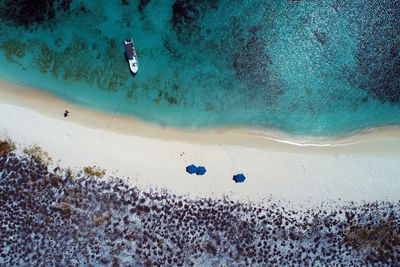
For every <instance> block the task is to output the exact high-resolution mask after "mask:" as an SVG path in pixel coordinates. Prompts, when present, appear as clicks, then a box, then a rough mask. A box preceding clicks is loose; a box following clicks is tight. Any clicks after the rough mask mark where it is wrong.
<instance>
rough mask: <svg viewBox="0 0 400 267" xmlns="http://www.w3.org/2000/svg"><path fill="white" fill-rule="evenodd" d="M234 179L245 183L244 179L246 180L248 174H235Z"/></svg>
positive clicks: (236, 181)
mask: <svg viewBox="0 0 400 267" xmlns="http://www.w3.org/2000/svg"><path fill="white" fill-rule="evenodd" d="M233 180H234V181H235V183H243V182H244V180H246V176H244V174H243V173H239V174H235V175H234V176H233Z"/></svg>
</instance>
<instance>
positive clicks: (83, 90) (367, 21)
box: [0, 0, 400, 136]
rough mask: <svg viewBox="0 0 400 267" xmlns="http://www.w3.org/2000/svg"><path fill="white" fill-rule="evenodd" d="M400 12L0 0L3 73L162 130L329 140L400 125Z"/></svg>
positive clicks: (347, 4) (387, 0) (343, 5)
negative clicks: (129, 55) (244, 130)
mask: <svg viewBox="0 0 400 267" xmlns="http://www.w3.org/2000/svg"><path fill="white" fill-rule="evenodd" d="M399 14H400V1H398V0H370V1H367V2H366V1H361V0H356V1H341V0H323V1H305V0H303V1H301V0H292V1H289V0H285V1H261V0H253V1H239V0H236V1H232V0H204V1H199V0H176V1H172V0H163V1H161V0H140V1H139V0H136V1H131V0H119V1H117V0H107V1H106V0H96V1H95V0H91V1H89V0H87V1H84V0H81V1H78V0H55V1H51V0H47V1H30V0H18V1H13V0H0V79H5V80H8V81H12V82H16V83H22V84H27V85H31V86H35V87H38V88H41V89H43V90H46V91H48V92H51V93H53V94H55V95H57V96H59V97H61V98H63V99H66V100H68V101H71V102H74V103H76V104H79V105H82V106H84V107H88V108H94V109H99V110H104V111H108V112H117V113H124V114H129V115H132V116H135V117H138V118H141V119H143V120H146V121H150V122H153V123H157V124H160V125H164V126H175V127H183V128H200V127H205V128H213V127H218V126H253V127H260V128H275V129H279V130H282V131H285V132H288V133H290V134H295V135H309V136H332V135H338V134H344V133H349V132H352V131H356V130H360V129H365V128H370V127H377V126H386V125H399V124H400V27H399V25H400V16H399ZM127 37H133V39H134V41H135V43H136V49H137V53H138V57H139V64H140V69H139V72H138V74H137V75H136V76H135V77H133V76H132V75H131V74H130V73H129V70H128V65H127V63H126V61H125V58H124V46H123V41H124V39H125V38H127ZM105 123H106V122H105Z"/></svg>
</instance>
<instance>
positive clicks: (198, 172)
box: [196, 166, 206, 175]
mask: <svg viewBox="0 0 400 267" xmlns="http://www.w3.org/2000/svg"><path fill="white" fill-rule="evenodd" d="M205 173H206V168H205V167H203V166H199V167H197V170H196V174H197V175H203V174H205Z"/></svg>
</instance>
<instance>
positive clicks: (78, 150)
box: [0, 82, 400, 203]
mask: <svg viewBox="0 0 400 267" xmlns="http://www.w3.org/2000/svg"><path fill="white" fill-rule="evenodd" d="M65 109H68V110H69V111H70V112H71V113H70V116H69V117H68V118H64V117H63V112H64V110H65ZM0 135H1V136H5V135H7V136H9V137H10V138H12V139H13V140H14V141H15V142H16V143H17V144H19V145H20V147H22V146H28V145H33V144H39V145H40V146H41V147H43V148H44V149H45V150H46V151H47V152H48V153H49V154H50V156H51V157H52V158H53V160H54V161H55V162H56V163H57V162H58V163H59V165H60V166H62V167H73V168H82V167H84V166H92V165H97V166H100V167H102V168H104V169H106V170H107V175H114V176H119V177H126V179H127V180H128V181H129V182H130V183H132V184H134V185H138V186H142V187H157V188H165V189H167V190H169V191H171V192H174V193H178V194H185V195H186V194H188V195H190V196H201V197H220V196H222V195H227V196H229V197H230V198H231V199H234V200H245V199H246V200H247V199H249V200H252V201H261V200H263V199H268V198H273V199H277V200H285V201H291V202H302V203H320V202H321V201H329V200H338V199H341V200H345V201H362V200H365V201H376V200H395V201H397V200H399V199H400V197H399V196H400V129H399V128H382V129H376V130H373V131H365V132H364V133H359V134H357V135H352V136H348V137H343V138H341V139H336V140H329V141H328V140H325V141H321V140H317V141H316V140H304V139H303V140H300V139H298V140H296V139H292V138H290V137H288V136H284V135H283V134H281V133H274V132H264V133H263V134H260V131H259V130H258V131H256V130H251V129H220V130H214V131H205V130H204V131H183V130H176V129H170V128H161V127H158V126H154V125H150V124H146V123H143V122H140V121H137V120H134V119H131V118H127V117H123V116H115V117H113V116H112V114H106V113H101V112H96V111H91V110H87V109H83V108H79V107H76V106H73V105H72V104H71V103H67V102H64V101H62V100H60V99H57V98H55V97H53V96H51V95H49V94H46V93H43V92H42V91H38V90H36V89H33V88H28V87H21V86H16V85H13V84H10V83H6V82H1V83H0ZM274 138H275V139H279V141H277V140H273V139H274ZM294 142H297V143H299V144H298V145H294V144H290V143H294ZM310 144H314V145H310ZM192 163H193V164H196V165H203V166H206V168H207V173H206V174H205V175H204V176H196V175H189V174H188V173H186V171H185V167H186V166H187V165H189V164H192ZM240 172H243V173H244V174H245V175H246V176H247V180H246V181H245V182H244V183H242V184H235V183H234V182H233V181H232V175H233V174H236V173H240Z"/></svg>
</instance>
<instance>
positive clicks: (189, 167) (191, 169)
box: [186, 164, 197, 174]
mask: <svg viewBox="0 0 400 267" xmlns="http://www.w3.org/2000/svg"><path fill="white" fill-rule="evenodd" d="M196 170H197V168H196V166H195V165H193V164H192V165H189V166H187V167H186V171H187V172H188V173H190V174H193V173H195V172H196Z"/></svg>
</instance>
